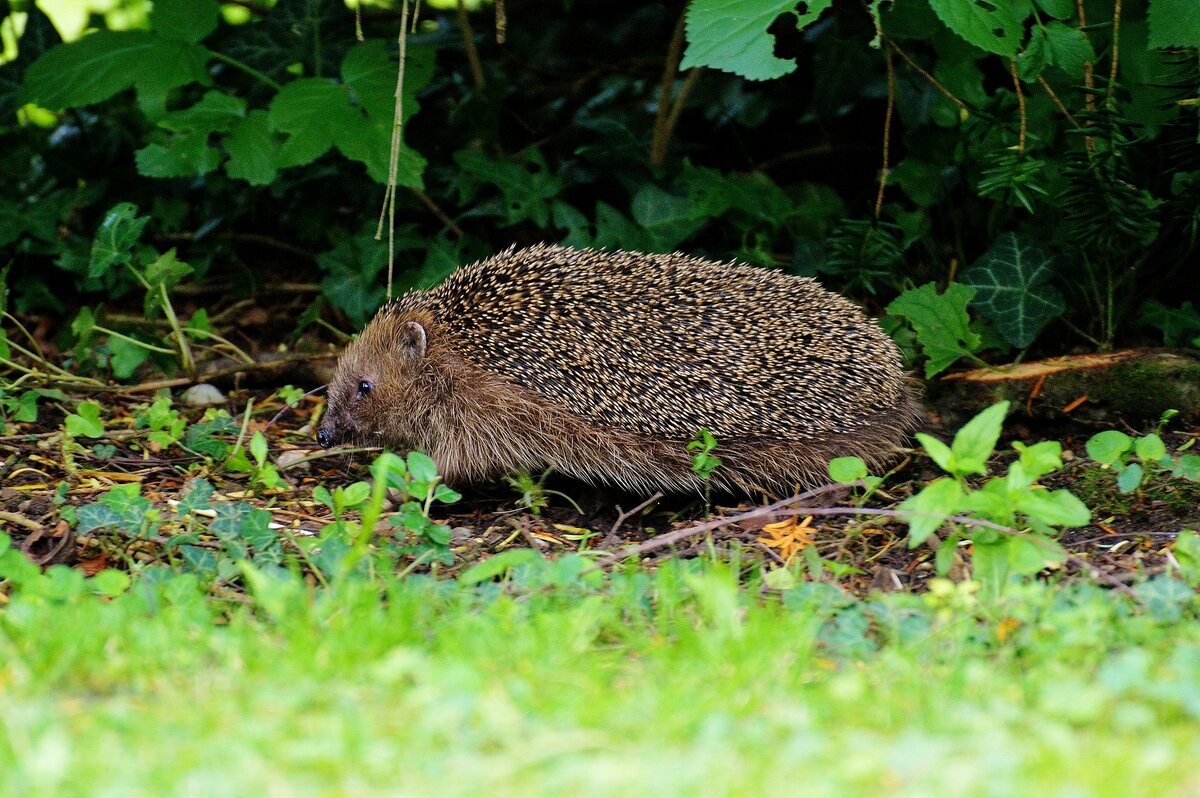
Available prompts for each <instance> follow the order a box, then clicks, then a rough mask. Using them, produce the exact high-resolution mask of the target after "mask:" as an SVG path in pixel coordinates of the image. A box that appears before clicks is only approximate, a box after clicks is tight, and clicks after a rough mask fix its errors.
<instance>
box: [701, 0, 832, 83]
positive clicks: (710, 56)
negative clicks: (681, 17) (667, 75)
mask: <svg viewBox="0 0 1200 798" xmlns="http://www.w3.org/2000/svg"><path fill="white" fill-rule="evenodd" d="M832 4H833V0H810V2H807V3H805V11H804V13H802V14H797V13H796V7H797V5H798V4H797V3H796V1H795V0H694V2H693V3H692V4H691V6H690V7H689V8H688V12H687V39H688V46H687V50H686V51H685V52H684V54H683V61H682V62H681V63H680V65H679V66H680V68H681V69H690V68H692V67H697V66H707V67H713V68H715V69H721V70H724V71H726V72H732V73H734V74H736V75H741V76H742V77H744V78H748V79H750V80H770V79H771V78H777V77H780V76H782V75H786V74H788V73H789V72H792V71H794V70H795V69H796V62H795V61H793V60H790V59H783V58H777V57H776V56H775V53H774V50H775V37H774V36H772V35H771V34H770V33H768V32H767V28H769V27H770V26H771V24H772V23H773V22H774V21H775V20H776V19H777V18H778V17H779V16H781V15H785V14H786V15H790V16H794V17H796V28H797V29H798V30H803V29H804V28H806V27H807V26H808V25H809V24H811V23H812V22H813V21H814V20H816V19H817V17H819V16H820V15H821V12H823V11H824V10H825V9H827V8H829V7H830V6H831V5H832Z"/></svg>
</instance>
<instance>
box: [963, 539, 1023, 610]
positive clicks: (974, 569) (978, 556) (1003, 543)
mask: <svg viewBox="0 0 1200 798" xmlns="http://www.w3.org/2000/svg"><path fill="white" fill-rule="evenodd" d="M1012 539H1013V538H1012V537H1010V536H1005V537H1002V538H997V539H995V540H993V541H991V542H988V543H982V542H980V541H978V540H976V541H974V543H973V544H972V545H971V575H972V576H973V577H974V578H975V579H976V580H977V581H978V582H979V583H980V584H981V585H982V586H983V589H982V591H981V593H982V595H983V597H984V598H986V599H990V600H993V601H994V600H995V599H997V598H999V596H1000V594H1001V593H1003V592H1004V584H1005V582H1007V581H1008V575H1009V573H1010V571H1009V569H1010V567H1011V566H1010V565H1009V560H1008V557H1009V545H1010V542H1011V541H1012Z"/></svg>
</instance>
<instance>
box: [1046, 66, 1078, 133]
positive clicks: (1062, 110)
mask: <svg viewBox="0 0 1200 798" xmlns="http://www.w3.org/2000/svg"><path fill="white" fill-rule="evenodd" d="M1038 85H1039V86H1041V87H1042V88H1043V89H1045V90H1046V94H1048V95H1050V101H1051V102H1053V103H1054V107H1055V108H1057V109H1058V111H1059V113H1061V114H1062V115H1063V116H1065V117H1066V118H1067V121H1068V122H1070V123H1071V127H1074V128H1076V129H1078V128H1079V123H1078V122H1077V121H1075V117H1073V116H1071V112H1070V111H1068V110H1067V106H1065V105H1063V101H1062V100H1060V99H1058V95H1057V94H1055V93H1054V89H1052V88H1050V84H1049V83H1047V82H1046V78H1044V77H1042V76H1041V75H1038Z"/></svg>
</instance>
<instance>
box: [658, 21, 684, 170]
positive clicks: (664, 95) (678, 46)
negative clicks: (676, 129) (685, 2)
mask: <svg viewBox="0 0 1200 798" xmlns="http://www.w3.org/2000/svg"><path fill="white" fill-rule="evenodd" d="M686 22H687V13H686V9H685V11H684V13H682V14H680V15H679V21H678V22H676V23H675V32H674V33H672V34H671V43H670V45H668V47H667V60H666V61H664V62H663V74H662V80H661V81H659V85H658V109H657V110H656V111H655V114H654V135H653V138H652V142H651V145H650V163H652V164H654V165H655V166H658V165H659V164H661V163H662V162H663V161H664V160H665V159H666V157H667V143H668V142H669V141H670V137H669V136H668V135H667V116H668V115H669V114H670V110H671V88H672V87H673V86H674V85H675V78H676V77H677V76H678V75H679V58H680V56H681V55H682V53H683V38H684V33H685V31H686V28H687V24H686Z"/></svg>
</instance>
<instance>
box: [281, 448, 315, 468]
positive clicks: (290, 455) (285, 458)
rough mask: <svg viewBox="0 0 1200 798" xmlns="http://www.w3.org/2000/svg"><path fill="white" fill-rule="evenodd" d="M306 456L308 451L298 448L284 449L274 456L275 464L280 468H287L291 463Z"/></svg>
mask: <svg viewBox="0 0 1200 798" xmlns="http://www.w3.org/2000/svg"><path fill="white" fill-rule="evenodd" d="M307 456H308V453H307V452H304V451H302V450H300V449H285V450H283V451H282V452H280V453H279V456H278V457H276V458H275V464H276V465H278V466H279V467H280V468H287V467H288V466H290V465H292V464H293V463H296V462H298V461H300V460H303V459H304V458H305V457H307Z"/></svg>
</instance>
